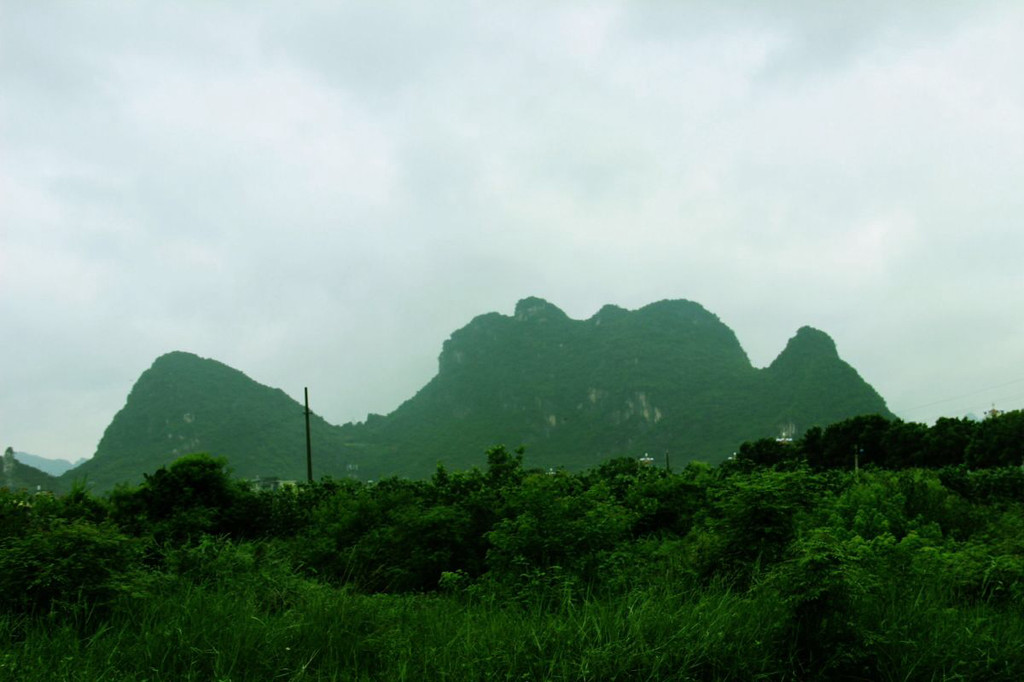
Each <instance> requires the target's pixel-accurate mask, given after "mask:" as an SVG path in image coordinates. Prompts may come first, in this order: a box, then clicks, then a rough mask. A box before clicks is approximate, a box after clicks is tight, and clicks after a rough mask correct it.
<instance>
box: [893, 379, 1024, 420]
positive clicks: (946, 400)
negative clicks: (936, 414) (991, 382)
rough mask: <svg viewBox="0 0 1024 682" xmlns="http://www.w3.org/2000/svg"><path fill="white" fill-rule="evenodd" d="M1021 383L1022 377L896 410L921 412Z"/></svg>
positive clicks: (1023, 380)
mask: <svg viewBox="0 0 1024 682" xmlns="http://www.w3.org/2000/svg"><path fill="white" fill-rule="evenodd" d="M1021 382H1024V377H1021V378H1020V379H1014V380H1013V381H1007V382H1006V383H1003V384H996V385H995V386H988V387H986V388H981V389H978V390H977V391H971V392H970V393H962V394H960V395H955V396H953V397H952V398H943V399H942V400H936V401H934V402H930V403H925V404H924V405H916V406H914V407H905V408H903V409H901V410H898V411H899V412H913V411H915V410H923V409H924V408H926V407H934V406H935V405H941V404H943V403H949V402H953V401H954V400H961V399H963V398H970V397H972V396H976V395H981V394H982V393H987V392H989V391H994V390H995V389H997V388H1005V387H1006V386H1012V385H1014V384H1019V383H1021Z"/></svg>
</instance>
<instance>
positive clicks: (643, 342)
mask: <svg viewBox="0 0 1024 682" xmlns="http://www.w3.org/2000/svg"><path fill="white" fill-rule="evenodd" d="M872 413H878V414H882V415H885V416H886V417H890V418H891V417H893V415H892V414H891V413H890V412H889V410H888V409H887V408H886V405H885V401H884V400H882V398H881V397H880V396H879V395H878V393H877V392H875V390H874V389H873V388H871V386H869V385H868V384H867V383H866V382H864V380H863V379H861V377H860V376H859V375H858V374H857V372H856V370H854V369H853V368H852V367H850V366H849V365H848V364H847V363H845V362H844V361H843V360H841V359H840V357H839V355H838V353H837V352H836V347H835V343H834V342H833V341H832V339H830V338H829V337H828V335H826V334H825V333H824V332H820V331H817V330H814V329H811V328H809V327H804V328H802V329H800V330H799V331H798V332H797V334H796V336H795V337H793V338H792V339H791V340H790V342H789V344H788V345H787V347H786V349H785V350H784V351H783V352H782V353H781V354H780V355H779V356H778V358H777V359H776V360H775V362H773V363H772V365H771V366H770V367H768V368H765V369H758V368H755V367H753V366H752V365H751V363H750V360H749V358H748V357H747V355H746V353H745V352H744V350H743V348H742V347H741V346H740V344H739V341H737V339H736V335H735V334H734V333H733V332H732V330H731V329H729V328H728V327H727V326H726V325H725V324H723V323H722V322H721V321H720V320H719V319H718V317H717V316H715V315H713V314H712V313H710V312H708V311H707V310H705V309H704V308H703V307H701V306H700V305H699V304H697V303H693V302H691V301H681V300H677V301H660V302H657V303H652V304H650V305H648V306H645V307H643V308H640V309H639V310H636V311H627V310H624V309H622V308H618V307H616V306H610V305H609V306H605V307H604V308H602V309H601V310H600V311H599V312H598V313H597V314H596V315H594V316H593V317H591V318H590V319H588V320H573V319H570V318H569V317H568V316H566V314H565V313H564V312H562V311H561V310H559V309H558V308H557V307H555V306H553V305H551V304H550V303H548V302H546V301H544V300H542V299H539V298H528V299H524V300H522V301H520V302H519V304H518V305H517V306H516V309H515V314H514V315H513V316H511V317H509V316H505V315H500V314H497V313H490V314H487V315H482V316H480V317H477V318H476V319H474V320H473V321H472V322H470V323H469V324H468V325H467V326H465V327H463V328H462V329H460V330H458V331H456V332H455V333H454V334H452V336H451V338H450V339H449V340H448V341H447V342H445V344H444V348H443V349H442V352H441V357H440V361H439V371H438V374H437V376H436V377H434V379H433V380H431V381H430V382H429V383H428V384H427V385H426V386H425V387H424V388H423V389H422V390H420V392H419V393H417V394H416V396H415V397H413V398H412V399H411V400H409V401H407V402H405V403H404V404H402V405H401V406H400V407H399V408H398V409H397V410H395V411H394V412H393V413H392V414H390V415H388V416H387V417H381V418H377V419H375V420H370V421H368V422H367V423H366V424H360V425H347V426H346V427H344V429H345V435H346V437H347V441H348V442H349V443H352V444H358V446H359V447H360V448H361V449H362V450H363V451H364V452H365V453H366V454H371V453H372V454H373V455H374V456H375V457H374V459H375V460H376V461H373V460H371V461H367V462H365V463H364V464H363V467H364V469H366V470H367V471H373V472H374V473H375V474H376V475H381V474H389V473H401V474H405V475H411V476H426V475H429V474H430V472H431V471H432V470H433V468H434V467H435V466H436V463H437V462H438V461H443V462H444V463H445V465H446V466H450V467H452V468H464V467H468V466H470V465H472V464H476V463H479V461H480V453H481V452H483V451H484V449H485V448H487V447H488V446H489V445H493V444H495V443H504V444H505V445H508V446H513V447H514V446H518V445H520V444H522V445H525V446H526V462H527V463H528V464H531V465H534V466H543V467H557V466H565V467H566V468H569V469H582V468H585V467H588V466H593V465H595V464H597V463H599V462H601V461H603V460H605V459H607V458H610V457H616V456H633V457H636V456H641V455H643V454H644V453H650V454H651V455H652V456H655V457H657V458H658V459H659V460H661V458H662V457H663V456H664V453H665V452H668V453H669V455H670V458H671V461H673V462H677V463H683V462H685V461H688V460H691V459H704V460H708V461H711V462H719V461H722V460H723V459H725V458H726V457H728V456H729V455H731V454H732V453H733V452H734V451H735V450H736V448H737V447H738V446H739V444H740V443H742V442H743V441H744V440H748V439H756V438H763V437H774V436H777V435H779V433H780V431H781V430H783V429H786V428H787V427H789V426H790V425H792V426H793V427H795V429H796V431H797V432H802V431H803V430H805V429H806V428H809V427H811V426H814V425H826V424H829V423H832V422H835V421H839V420H842V419H845V418H847V417H850V416H854V415H859V414H872Z"/></svg>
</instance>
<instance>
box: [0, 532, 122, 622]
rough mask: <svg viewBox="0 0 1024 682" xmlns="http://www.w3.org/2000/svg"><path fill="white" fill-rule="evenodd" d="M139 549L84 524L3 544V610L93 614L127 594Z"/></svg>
mask: <svg viewBox="0 0 1024 682" xmlns="http://www.w3.org/2000/svg"><path fill="white" fill-rule="evenodd" d="M137 557H138V545H137V543H136V542H134V541H132V540H131V539H130V538H127V537H125V536H124V535H122V534H121V533H119V532H118V531H117V530H116V529H115V528H114V527H113V526H110V525H92V524H89V523H84V522H80V521H74V522H71V523H68V524H63V525H57V526H55V527H53V528H50V529H43V530H37V531H36V532H32V533H28V534H26V535H24V536H23V537H8V538H6V539H5V540H3V541H2V543H0V604H2V605H3V607H4V609H5V610H9V611H12V612H15V613H23V614H45V613H58V614H82V613H84V614H86V615H89V614H92V613H93V612H95V611H97V610H103V609H104V608H105V607H107V606H108V605H109V604H110V603H111V601H112V600H113V599H114V597H115V596H116V595H117V594H119V593H120V592H121V591H123V589H124V587H123V586H124V585H125V577H126V575H127V574H128V573H129V572H130V571H131V570H132V569H133V568H134V567H135V565H136V561H135V560H136V558H137Z"/></svg>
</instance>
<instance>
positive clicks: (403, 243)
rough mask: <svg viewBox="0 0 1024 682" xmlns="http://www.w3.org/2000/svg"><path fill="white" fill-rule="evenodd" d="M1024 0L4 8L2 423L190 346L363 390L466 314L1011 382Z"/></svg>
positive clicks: (913, 402) (296, 383)
mask: <svg viewBox="0 0 1024 682" xmlns="http://www.w3.org/2000/svg"><path fill="white" fill-rule="evenodd" d="M1022 38H1024V9H1021V8H1020V7H1019V5H1018V4H1017V3H1011V2H988V3H972V4H969V5H968V4H962V3H934V2H927V3H926V2H909V3H899V4H896V5H894V4H892V3H882V2H866V3H859V4H857V5H856V6H855V7H854V6H850V7H840V6H839V5H835V4H828V3H817V2H785V3H761V2H749V3H742V2H741V3H729V4H727V5H726V4H722V3H717V2H710V1H709V2H687V3H668V2H665V3H660V2H653V3H627V2H619V3H598V4H593V3H586V4H584V3H558V4H555V5H552V4H551V3H540V2H536V3H533V2H531V3H517V4H516V5H514V6H495V5H494V4H493V3H480V2H459V3H455V2H451V3H449V2H442V3H433V4H431V5H419V4H417V3H376V4H366V3H319V2H309V3H298V4H296V3H288V4H285V3H274V2H264V3H247V4H246V5H244V6H242V5H236V4H232V3H194V4H193V3H186V4H176V5H163V6H155V5H144V4H137V5H125V4H123V3H114V2H109V3H104V2H100V3H89V4H88V6H86V5H82V4H67V3H44V2H39V3H3V4H0V320H3V323H4V330H5V337H6V339H7V342H6V344H5V350H4V353H3V354H2V355H0V377H2V379H3V390H2V391H0V439H3V440H4V441H5V442H3V443H0V445H2V446H6V445H7V444H10V445H14V446H15V447H16V448H18V449H22V450H26V451H30V452H36V453H38V454H42V455H50V456H62V457H68V458H76V457H78V456H81V455H88V454H91V453H92V451H93V449H94V447H95V444H96V442H97V441H98V439H99V437H100V436H101V434H102V429H103V427H104V426H105V425H106V424H107V423H108V422H109V421H110V419H111V418H112V416H113V414H114V412H116V410H117V409H118V408H119V407H120V406H121V405H122V404H123V401H124V398H125V396H126V395H127V392H128V390H129V388H130V387H131V385H132V382H133V381H134V380H135V378H136V377H137V376H138V374H139V373H140V372H141V371H142V370H143V369H145V368H146V367H148V366H149V364H150V363H151V362H152V360H153V359H154V358H155V357H156V356H158V355H160V354H162V353H164V352H167V351H170V350H174V349H183V350H189V351H193V352H197V353H199V354H201V355H204V356H208V357H214V358H217V359H219V360H221V361H223V362H226V363H228V364H231V365H233V366H235V367H238V368H239V369H242V370H243V371H245V372H247V373H248V374H250V376H252V377H253V378H255V379H257V380H258V381H261V382H264V383H268V384H271V385H275V386H280V387H281V388H284V389H285V390H286V391H288V392H289V393H290V394H291V395H293V396H298V397H301V389H302V387H303V386H306V385H308V386H310V387H311V392H312V395H313V397H314V400H315V401H316V407H317V410H318V411H319V412H321V413H322V414H324V416H326V417H327V418H328V419H331V420H333V421H336V422H343V421H347V420H353V419H362V418H363V417H364V416H365V414H366V413H367V412H371V411H372V412H388V411H390V410H392V409H394V408H395V407H396V406H397V405H398V404H399V402H400V401H401V400H403V399H405V398H408V397H410V396H411V395H412V394H413V393H414V392H415V390H417V389H418V388H419V387H420V386H422V385H423V384H424V383H425V382H426V381H427V380H428V379H429V378H430V376H431V375H432V374H433V373H434V371H435V370H436V357H437V354H438V353H439V351H440V347H441V343H442V342H443V341H444V339H445V338H446V337H447V335H448V334H449V333H450V332H451V331H453V330H454V329H456V328H457V327H459V326H461V325H463V324H465V323H466V322H468V321H469V320H470V319H471V318H472V317H473V316H474V315H477V314H481V313H484V312H488V311H492V310H498V311H500V312H504V313H510V312H511V310H512V308H513V306H514V304H515V301H516V300H517V299H519V298H521V297H524V296H527V295H540V296H543V297H545V298H547V299H549V300H550V301H551V302H553V303H554V304H556V305H558V306H560V307H562V308H563V309H565V310H566V311H567V312H568V313H569V314H570V315H572V316H574V317H589V316H590V315H592V314H593V313H594V312H596V311H597V310H598V308H600V306H601V305H603V304H605V303H616V304H619V305H623V306H626V307H637V306H640V305H644V304H646V303H649V302H651V301H654V300H658V299H662V298H689V299H692V300H696V301H698V302H700V303H702V304H703V305H705V307H707V308H708V309H710V310H711V311H713V312H715V313H717V314H718V315H719V316H721V317H722V319H723V321H725V322H726V323H727V324H729V325H730V326H732V327H733V328H734V329H735V330H736V332H737V335H738V337H739V339H740V341H741V343H742V344H743V345H744V347H745V348H746V349H747V351H748V354H749V355H750V356H751V358H752V360H753V361H754V362H755V363H757V364H759V365H764V364H767V363H769V362H770V361H771V360H772V358H774V356H775V355H776V354H777V353H778V352H779V351H780V350H781V349H782V347H783V346H784V344H785V342H786V340H787V339H788V338H789V336H791V335H792V334H793V333H794V332H795V330H796V329H797V328H798V327H799V326H801V325H804V324H811V325H814V326H818V327H820V328H822V329H823V330H825V331H826V332H828V333H829V334H831V335H832V336H833V337H834V338H835V339H836V341H837V344H838V346H839V350H840V353H841V354H842V355H843V356H844V357H845V358H846V359H847V360H849V361H850V362H851V363H852V364H853V365H854V366H855V367H857V368H858V369H859V370H860V371H861V373H862V374H863V375H864V377H865V379H867V380H868V381H869V382H871V383H872V384H873V385H875V386H876V388H878V389H879V390H880V392H881V393H882V394H883V396H884V397H885V398H887V400H888V401H889V404H890V407H891V408H892V409H894V410H895V411H896V412H897V413H899V414H901V415H903V416H905V417H907V418H909V419H920V420H928V419H933V418H934V417H935V416H938V415H940V414H953V415H959V414H963V413H964V412H967V411H973V412H975V413H980V412H981V411H983V410H984V409H985V408H986V407H988V406H989V404H990V403H992V402H997V403H999V406H1000V407H1001V408H1015V407H1021V406H1022V405H1024V388H1022V386H1024V382H1021V383H1017V382H1016V380H1017V379H1022V380H1024V366H1022V364H1021V361H1020V351H1019V348H1018V346H1019V339H1020V338H1022V337H1024V321H1022V320H1021V318H1020V316H1019V315H1016V314H1015V313H1014V312H1013V311H1015V310H1017V309H1018V308H1020V307H1021V303H1022V301H1021V298H1022V297H1024V286H1022V285H1024V281H1022V279H1024V275H1022V274H1021V269H1020V267H1019V261H1020V254H1021V252H1022V246H1024V243H1022V237H1021V233H1020V230H1019V226H1018V224H1017V223H1018V222H1019V221H1020V217H1021V215H1022V214H1024V199H1022V198H1021V193H1020V191H1019V188H1020V187H1021V186H1022V184H1024V170H1022V165H1021V163H1020V159H1021V158H1024V81H1022V80H1021V78H1020V76H1019V74H1020V73H1021V69H1022V67H1024V48H1022V47H1021V46H1022V45H1024V41H1022Z"/></svg>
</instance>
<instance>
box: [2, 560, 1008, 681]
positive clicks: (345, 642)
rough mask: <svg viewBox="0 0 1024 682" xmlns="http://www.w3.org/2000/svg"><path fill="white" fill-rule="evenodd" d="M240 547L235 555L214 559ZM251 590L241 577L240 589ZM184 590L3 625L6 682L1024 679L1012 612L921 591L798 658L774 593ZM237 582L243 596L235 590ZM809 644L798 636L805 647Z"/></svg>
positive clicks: (174, 583) (294, 586) (254, 583)
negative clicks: (832, 675)
mask: <svg viewBox="0 0 1024 682" xmlns="http://www.w3.org/2000/svg"><path fill="white" fill-rule="evenodd" d="M225 551H228V552H234V551H237V548H231V547H225ZM254 577H255V578H257V579H255V580H252V579H251V578H254ZM246 578H247V576H233V577H225V578H224V579H223V580H219V581H216V582H212V583H206V584H203V583H197V582H194V581H191V580H185V579H173V580H166V581H164V584H161V585H149V588H150V589H151V590H152V592H149V593H147V594H145V595H142V594H136V595H131V594H126V595H123V596H122V597H121V598H119V600H118V602H117V603H116V604H115V606H114V607H113V608H112V610H111V611H110V612H109V613H106V614H104V615H103V616H102V617H99V616H98V615H97V614H90V613H87V612H82V613H79V614H77V617H74V618H65V619H46V618H28V617H24V616H20V617H19V616H11V615H8V616H5V617H3V618H2V619H0V636H2V638H3V639H2V641H3V642H4V645H3V649H2V653H0V678H2V679H5V680H25V681H26V682H28V681H32V680H40V681H43V680H82V681H83V682H84V681H89V682H100V681H104V680H108V681H114V680H135V681H141V680H153V681H156V680H168V681H170V680H175V681H178V680H197V681H198V680H204V681H205V680H736V679H744V680H785V679H806V678H808V677H814V676H815V674H816V672H815V671H820V670H824V669H827V670H833V671H835V670H844V671H845V672H844V675H843V676H844V677H845V678H846V679H875V680H914V679H921V680H954V679H1006V680H1010V679H1021V677H1022V676H1024V651H1022V644H1021V643H1022V642H1024V627H1022V620H1021V618H1020V616H1019V614H1016V613H1007V612H1005V611H1002V610H1000V609H997V608H993V607H991V606H989V605H986V604H978V605H975V606H973V607H971V608H967V609H956V608H951V607H949V606H948V601H947V600H945V599H943V595H938V594H934V593H929V592H928V591H927V590H926V589H922V590H920V591H918V592H917V593H906V592H904V593H900V594H897V593H892V594H890V595H888V597H889V599H888V600H887V601H885V602H883V603H871V604H865V605H863V606H864V607H865V608H864V610H861V611H858V610H857V609H855V610H854V613H855V614H856V615H857V616H859V617H860V622H858V623H855V624H854V625H855V629H854V630H851V631H856V632H857V637H856V639H857V641H854V642H850V643H849V644H850V646H849V647H843V648H836V649H835V650H832V651H820V652H816V655H817V656H820V657H826V658H831V659H833V660H814V657H813V656H812V657H810V658H808V656H807V653H806V649H805V648H801V647H800V646H798V644H799V642H800V641H801V639H802V636H801V634H800V633H799V632H797V629H798V628H799V623H797V622H795V621H794V614H793V613H792V611H791V610H790V609H789V608H788V607H787V606H786V604H785V603H784V600H783V599H781V598H780V597H779V595H778V594H777V593H776V592H775V591H773V590H770V589H767V588H759V587H757V586H755V587H753V588H752V589H751V590H750V591H749V592H748V593H746V594H740V593H736V592H734V591H731V590H729V589H726V588H724V587H721V586H711V587H707V588H705V589H703V590H700V591H691V592H683V593H671V592H666V591H664V590H663V589H660V588H659V589H650V590H634V591H633V592H631V593H629V594H627V595H624V596H622V597H621V598H617V599H582V600H579V599H575V598H573V597H572V596H571V595H569V594H564V595H562V598H561V600H559V599H558V595H550V596H549V598H543V597H540V596H538V598H537V599H536V600H535V601H533V602H530V603H521V602H514V603H504V604H502V603H496V602H495V601H493V600H490V599H477V598H474V597H472V596H469V595H363V594H356V593H353V592H351V591H349V590H347V589H344V588H340V589H339V588H333V587H327V586H324V585H321V584H318V583H316V582H313V581H310V580H305V579H299V578H295V577H288V576H284V575H279V576H271V575H270V574H268V573H266V572H263V573H262V574H261V575H260V576H248V578H250V580H246ZM247 583H248V584H247ZM814 634H815V633H809V635H810V636H811V637H813V636H814Z"/></svg>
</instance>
